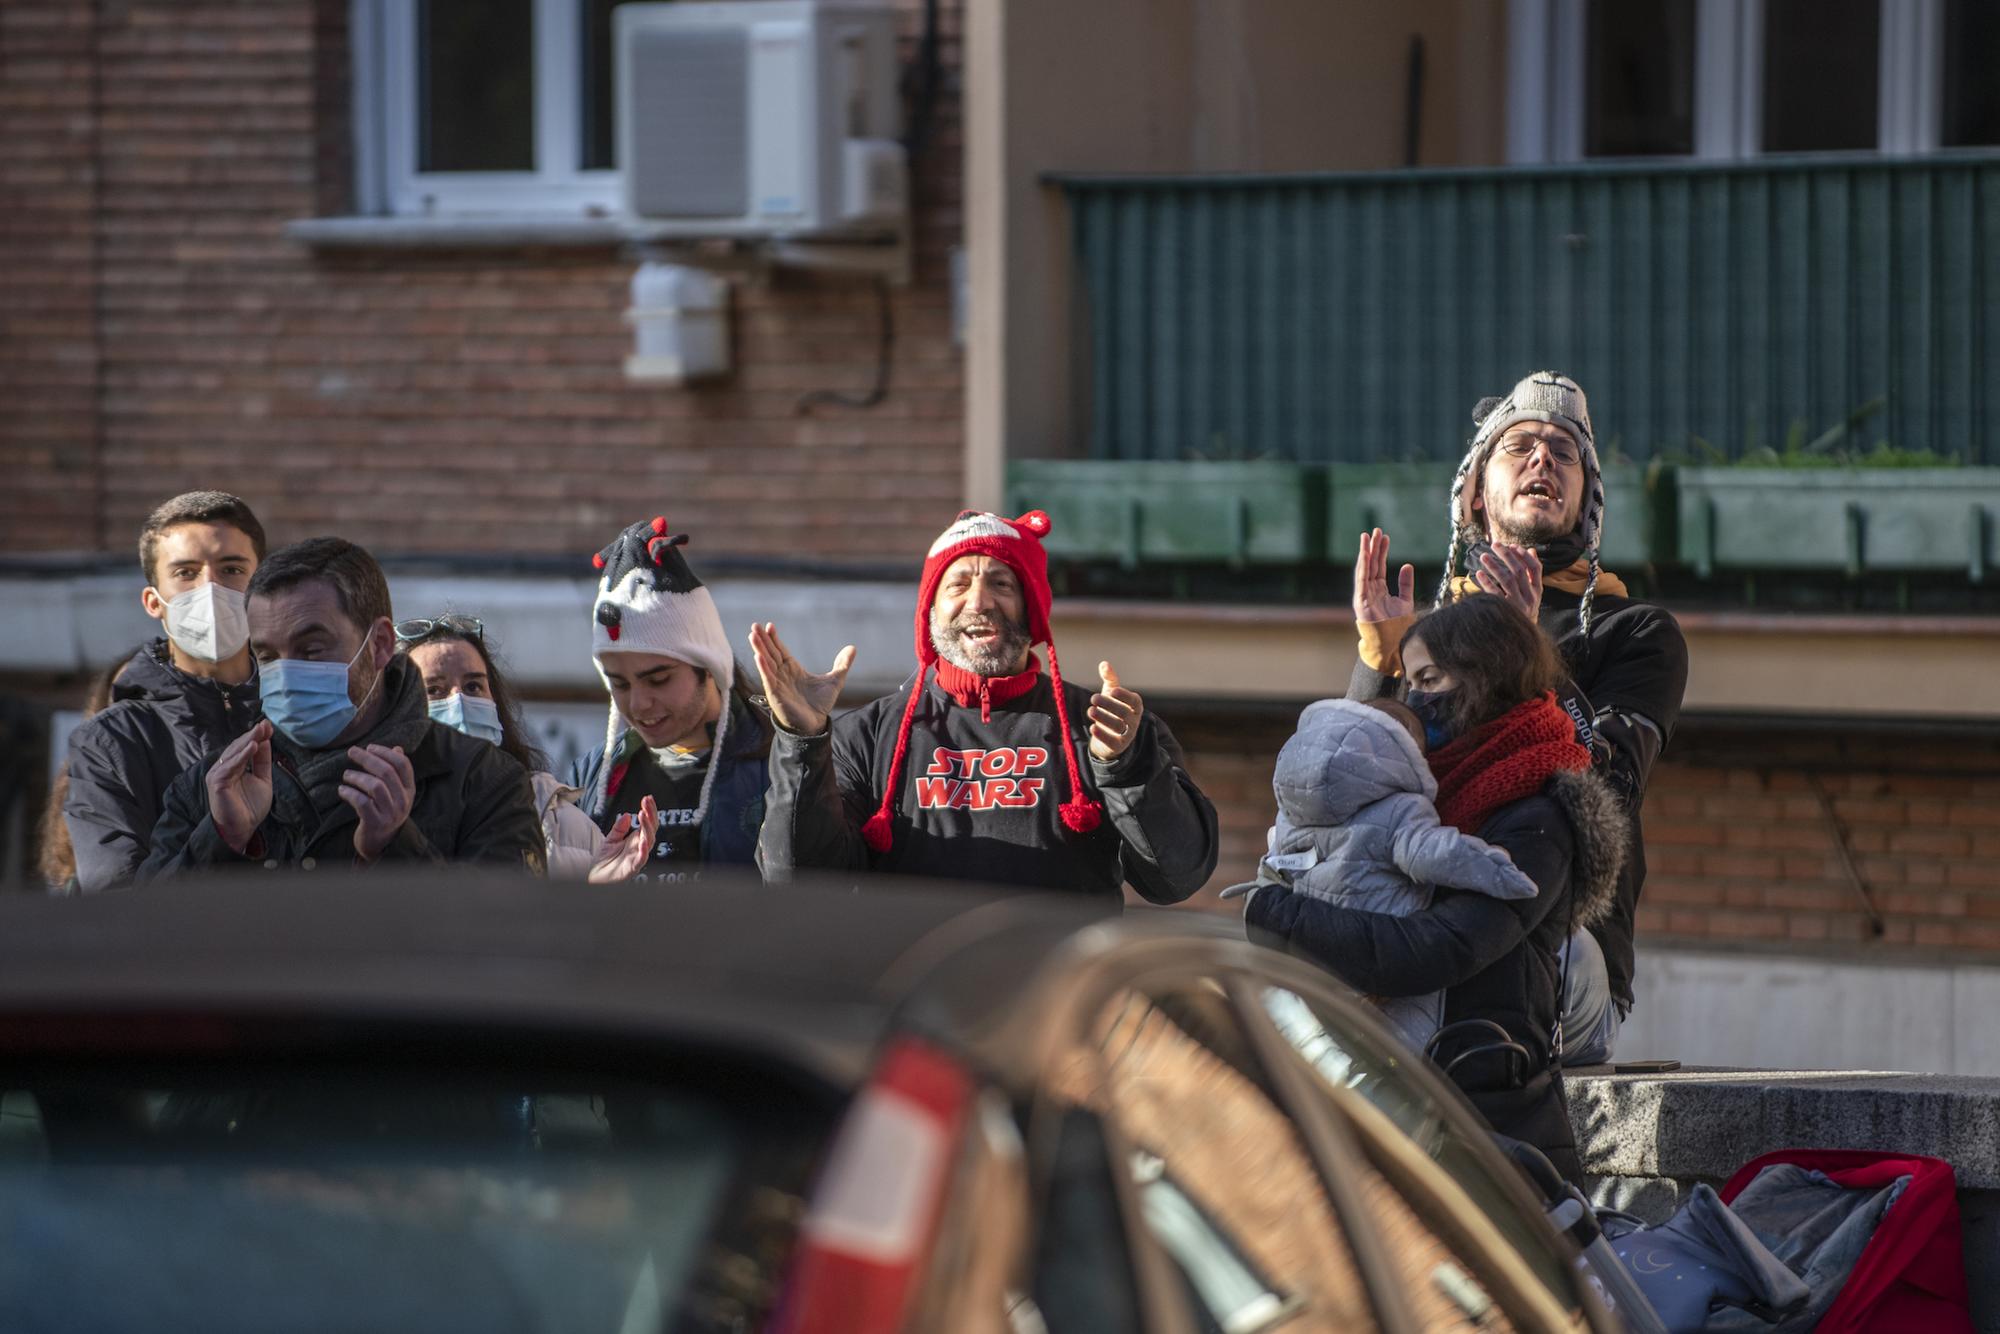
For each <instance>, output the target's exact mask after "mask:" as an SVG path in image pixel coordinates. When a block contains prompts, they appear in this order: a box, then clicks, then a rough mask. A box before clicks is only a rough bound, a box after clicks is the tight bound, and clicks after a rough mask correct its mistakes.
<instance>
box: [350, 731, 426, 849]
mask: <svg viewBox="0 0 2000 1334" xmlns="http://www.w3.org/2000/svg"><path fill="white" fill-rule="evenodd" d="M347 758H348V759H350V760H353V761H354V767H353V768H352V769H349V770H348V771H347V772H346V773H344V774H342V775H341V776H340V799H341V800H342V801H344V802H346V803H347V804H348V805H349V806H352V807H353V808H354V816H355V824H354V855H355V856H356V857H358V858H360V859H361V860H362V861H363V862H372V861H374V860H375V859H376V858H377V857H379V856H381V855H382V850H383V849H384V848H386V847H388V846H389V841H390V840H391V839H393V838H395V837H396V831H397V830H399V829H401V828H402V827H403V822H404V821H406V820H408V819H409V818H410V808H411V807H412V806H414V805H415V804H416V800H417V774H416V770H414V769H412V768H411V767H410V757H409V756H407V755H405V754H403V748H402V747H401V746H349V747H348V748H347Z"/></svg>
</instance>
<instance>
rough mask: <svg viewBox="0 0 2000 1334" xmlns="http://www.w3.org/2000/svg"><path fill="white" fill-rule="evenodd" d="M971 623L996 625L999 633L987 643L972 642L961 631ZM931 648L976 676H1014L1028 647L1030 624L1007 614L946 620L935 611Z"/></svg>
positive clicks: (941, 656)
mask: <svg viewBox="0 0 2000 1334" xmlns="http://www.w3.org/2000/svg"><path fill="white" fill-rule="evenodd" d="M969 625H990V626H996V627H998V629H999V631H1000V633H999V635H998V636H997V637H995V638H994V639H993V640H991V641H990V642H988V643H986V644H982V645H973V644H971V643H968V642H967V641H966V640H965V638H964V637H963V636H962V634H961V633H960V632H961V631H963V630H964V629H965V628H966V627H967V626H969ZM931 647H932V648H934V649H936V650H937V652H938V656H939V657H940V658H943V659H944V660H945V661H946V662H948V663H950V664H951V665H952V666H954V667H956V668H958V669H960V670H961V671H967V672H971V673H972V674H973V675H974V676H1012V675H1013V674H1014V673H1015V672H1016V671H1018V670H1019V669H1020V664H1021V655H1022V654H1023V653H1025V652H1027V649H1028V627H1027V626H1025V625H1023V624H1022V623H1021V622H1019V621H1014V620H1009V619H1008V618H1007V617H1005V616H960V617H959V618H958V619H957V620H955V621H949V622H947V621H941V620H939V619H938V617H937V616H936V615H935V614H933V615H932V617H931Z"/></svg>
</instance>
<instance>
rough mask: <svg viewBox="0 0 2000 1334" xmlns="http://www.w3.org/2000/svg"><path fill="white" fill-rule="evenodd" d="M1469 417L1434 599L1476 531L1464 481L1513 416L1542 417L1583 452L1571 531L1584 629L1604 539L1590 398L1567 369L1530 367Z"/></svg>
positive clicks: (1443, 595) (1446, 589)
mask: <svg viewBox="0 0 2000 1334" xmlns="http://www.w3.org/2000/svg"><path fill="white" fill-rule="evenodd" d="M1472 420H1473V422H1474V425H1475V429H1474V431H1473V436H1472V444H1471V446H1470V447H1469V448H1468V449H1467V450H1466V451H1465V459H1464V461H1463V462H1461V463H1460V464H1459V465H1458V476H1457V477H1455V478H1453V479H1452V483H1451V544H1450V546H1449V547H1447V548H1446V550H1445V557H1444V582H1443V583H1441V584H1440V585H1438V595H1437V596H1438V601H1439V602H1440V603H1443V602H1444V601H1446V600H1447V599H1448V598H1449V597H1450V596H1451V581H1452V578H1453V577H1454V576H1455V575H1457V574H1458V560H1459V554H1460V552H1462V551H1463V550H1465V548H1467V547H1468V546H1470V545H1471V544H1472V543H1474V542H1477V541H1479V540H1480V536H1481V534H1480V531H1479V525H1478V523H1477V522H1476V521H1475V520H1474V518H1473V515H1472V497H1471V495H1470V494H1468V490H1467V483H1468V482H1470V481H1471V480H1472V479H1473V478H1476V477H1479V476H1481V475H1482V474H1483V473H1484V472H1485V469H1486V461H1487V460H1488V459H1489V458H1491V457H1492V455H1493V446H1494V444H1495V443H1496V442H1497V441H1498V440H1499V439H1500V435H1501V433H1502V432H1504V431H1505V430H1506V429H1507V428H1508V427H1510V426H1513V425H1515V424H1516V423H1519V422H1547V423H1549V424H1550V425H1553V426H1560V427H1562V428H1563V429H1564V430H1565V431H1568V432H1569V433H1570V434H1571V435H1572V436H1574V437H1576V443H1577V448H1578V450H1579V451H1580V452H1581V454H1582V456H1583V485H1584V500H1583V514H1582V516H1581V518H1580V519H1579V520H1578V523H1577V531H1578V535H1579V536H1580V537H1581V538H1582V540H1583V556H1584V559H1585V560H1587V561H1589V562H1590V573H1589V576H1588V577H1587V579H1586V580H1585V582H1584V587H1583V607H1582V610H1581V612H1580V613H1579V615H1580V617H1581V619H1582V622H1583V629H1584V632H1585V633H1589V630H1590V615H1591V605H1592V603H1593V602H1594V601H1595V599H1596V597H1597V576H1598V573H1599V572H1600V571H1601V570H1602V569H1603V568H1604V567H1603V564H1602V561H1601V558H1600V555H1599V549H1600V547H1601V545H1602V543H1603V539H1604V473H1603V470H1602V469H1600V468H1599V467H1598V463H1597V437H1596V436H1595V435H1594V434H1592V432H1591V429H1590V404H1589V403H1588V402H1586V401H1585V399H1584V396H1583V387H1582V386H1581V385H1579V384H1577V382H1576V381H1574V380H1572V379H1570V378H1569V377H1568V376H1567V375H1558V374H1556V373H1555V372H1554V371H1536V372H1535V373H1534V374H1533V375H1528V376H1524V377H1523V378H1522V379H1521V381H1520V383H1518V384H1516V385H1515V386H1514V387H1513V388H1512V389H1511V390H1509V391H1508V392H1507V394H1506V396H1505V397H1502V398H1483V399H1481V400H1480V401H1479V405H1478V406H1477V407H1475V408H1473V410H1472Z"/></svg>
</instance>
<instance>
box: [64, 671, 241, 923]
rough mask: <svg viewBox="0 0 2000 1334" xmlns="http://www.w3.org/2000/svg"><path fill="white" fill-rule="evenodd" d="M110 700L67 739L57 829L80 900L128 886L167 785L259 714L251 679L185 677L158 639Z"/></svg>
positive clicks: (150, 837) (121, 680) (143, 854)
mask: <svg viewBox="0 0 2000 1334" xmlns="http://www.w3.org/2000/svg"><path fill="white" fill-rule="evenodd" d="M111 699H112V703H111V705H110V707H108V708H106V709H105V710H104V711H103V712H102V713H99V714H98V715H96V716H95V717H93V718H86V719H85V720H84V721H83V723H82V724H81V725H79V726H78V727H77V729H76V731H75V732H73V733H71V734H70V742H69V797H68V799H67V800H65V801H64V802H63V823H64V824H65V825H66V826H67V827H68V829H69V841H70V845H71V847H72V848H73V849H74V850H75V853H76V879H77V885H78V887H79V888H81V889H82V890H83V891H84V892H86V893H90V892H94V891H96V890H100V889H111V888H114V887H116V886H118V885H122V884H124V883H126V882H127V881H129V880H130V879H131V878H132V877H133V875H134V874H135V873H136V872H137V871H138V869H139V864H140V863H141V862H143V861H145V860H146V851H147V849H148V848H149V847H150V846H151V844H152V840H153V826H154V824H155V823H157V822H158V820H159V818H160V810H161V807H162V805H163V804H164V803H165V801H166V797H167V788H168V786H169V785H170V784H171V783H172V782H173V781H174V779H175V778H177V777H179V776H180V773H181V771H182V770H184V769H188V768H191V767H192V766H194V765H196V764H199V763H200V762H201V761H203V760H205V759H207V758H208V757H209V756H211V755H214V754H217V753H218V752H220V751H221V750H222V748H223V747H225V746H227V745H228V744H229V743H230V742H232V741H234V740H235V739H236V738H237V737H239V736H242V735H243V734H244V733H245V732H247V731H249V730H250V727H251V725H252V724H254V723H255V722H256V721H257V720H258V719H259V718H261V717H262V716H263V703H262V700H261V699H260V697H259V694H258V685H257V677H256V675H255V674H254V672H253V674H252V675H251V677H250V679H249V680H248V681H245V682H244V683H243V684H242V685H236V686H230V685H223V684H222V683H221V682H219V681H211V680H207V679H205V678H202V677H199V676H189V675H188V674H187V673H185V672H183V671H181V670H180V669H178V668H177V667H175V666H174V665H173V659H172V656H171V655H170V654H169V652H168V650H167V641H166V640H164V639H156V640H154V641H153V642H152V643H150V644H148V645H146V646H145V647H144V648H142V649H140V650H139V651H138V652H137V653H135V654H133V655H132V661H131V662H130V663H128V664H127V665H126V667H125V669H124V671H123V673H122V674H121V675H120V677H119V680H118V684H117V685H116V686H114V687H113V688H112V692H111Z"/></svg>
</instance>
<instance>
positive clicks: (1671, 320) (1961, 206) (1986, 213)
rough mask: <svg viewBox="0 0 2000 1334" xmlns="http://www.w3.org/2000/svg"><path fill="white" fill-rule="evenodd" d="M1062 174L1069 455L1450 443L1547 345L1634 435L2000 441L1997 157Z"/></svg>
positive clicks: (1673, 444)
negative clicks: (1080, 360)
mask: <svg viewBox="0 0 2000 1334" xmlns="http://www.w3.org/2000/svg"><path fill="white" fill-rule="evenodd" d="M1064 186H1065V189H1066V190H1067V192H1068V195H1069V198H1070V201H1071V204H1072V207H1073V213H1074V218H1075V229H1076V230H1075V235H1076V250H1077V256H1078V263H1079V269H1078V282H1077V284H1076V290H1077V292H1078V300H1079V303H1080V305H1081V307H1082V310H1081V316H1082V322H1083V327H1084V328H1085V329H1086V330H1087V335H1086V337H1085V338H1084V340H1083V342H1082V343H1081V344H1080V346H1082V347H1085V348H1087V349H1088V356H1089V358H1090V365H1089V367H1088V371H1087V385H1086V386H1085V388H1084V390H1083V391H1082V392H1080V393H1079V395H1078V403H1079V405H1081V407H1082V409H1083V411H1084V412H1085V414H1086V415H1085V416H1084V418H1083V422H1084V423H1085V425H1086V426H1087V430H1088V435H1089V441H1090V453H1091V455H1092V457H1096V458H1107V459H1110V458H1154V459H1183V460H1185V459H1191V458H1198V457H1209V458H1224V459H1259V458H1265V459H1294V460H1300V461H1308V462H1319V461H1356V462H1358V461H1383V462H1393V461H1398V460H1407V459H1422V458H1431V459H1446V458H1451V457H1454V456H1455V455H1456V454H1457V453H1458V451H1459V450H1460V449H1461V448H1462V447H1463V443H1464V440H1465V437H1466V433H1467V419H1468V414H1469V410H1470V408H1471V405H1472V404H1473V402H1474V401H1476V400H1477V399H1478V398H1480V397H1481V396H1483V395H1485V394H1490V393H1496V392H1499V391H1502V390H1504V389H1505V388H1506V387H1507V386H1508V385H1509V384H1511V383H1512V382H1513V380H1514V379H1516V378H1517V377H1518V376H1520V375H1521V374H1523V373H1525V372H1527V371H1530V370H1534V369H1538V368H1541V367H1544V366H1553V367H1556V368H1558V369H1566V370H1568V371H1570V372H1571V373H1572V374H1574V375H1576V376H1577V378H1578V379H1579V380H1581V381H1582V383H1583V384H1584V386H1585V388H1586V389H1588V390H1589V391H1590V393H1591V400H1592V407H1593V409H1594V410H1595V413H1596V416H1597V425H1598V430H1599V436H1600V439H1601V440H1602V441H1603V442H1605V443H1606V444H1607V445H1609V444H1610V443H1612V442H1614V441H1615V442H1616V444H1617V446H1618V449H1619V451H1620V452H1622V453H1623V454H1625V455H1627V456H1630V457H1632V458H1637V459H1643V458H1647V457H1649V456H1651V455H1654V454H1656V453H1658V452H1660V451H1662V450H1665V451H1671V452H1674V453H1677V454H1678V453H1689V452H1696V451H1692V440H1693V438H1694V437H1700V438H1701V439H1702V440H1704V441H1707V442H1708V443H1710V444H1712V445H1713V446H1714V447H1715V448H1717V449H1719V450H1721V451H1722V452H1723V453H1724V454H1728V455H1734V454H1740V453H1742V452H1744V451H1745V450H1746V449H1748V448H1749V447H1750V446H1751V445H1753V444H1755V445H1767V446H1776V445H1782V444H1783V443H1784V441H1785V439H1786V437H1787V435H1788V434H1792V433H1797V434H1800V435H1802V436H1804V437H1805V438H1808V439H1810V438H1812V437H1815V436H1818V435H1820V434H1821V433H1823V432H1825V431H1826V430H1828V429H1829V428H1831V427H1833V426H1836V425H1838V424H1839V423H1840V422H1842V421H1844V420H1845V419H1846V418H1847V417H1848V416H1849V415H1850V414H1852V413H1854V412H1855V411H1856V410H1857V409H1859V408H1861V407H1863V406H1864V405H1865V404H1867V403H1869V402H1870V401H1871V400H1873V399H1876V398H1881V399H1883V400H1884V406H1883V408H1882V410H1881V411H1879V412H1878V413H1876V414H1875V415H1874V416H1873V417H1871V418H1870V419H1869V420H1868V422H1867V423H1866V424H1865V426H1864V427H1863V428H1862V430H1861V432H1860V434H1861V438H1862V441H1863V442H1865V443H1871V444H1872V443H1873V442H1874V441H1876V440H1881V439H1887V440H1890V441H1892V442H1893V443H1894V444H1896V445H1897V446H1899V447H1903V448H1908V449H1919V448H1932V449H1936V450H1939V451H1940V452H1943V453H1956V454H1958V455H1959V456H1960V457H1962V458H1964V459H1965V460H1967V461H1968V462H1983V461H2000V460H1996V459H1994V456H1993V448H1992V447H1989V443H1988V442H1989V441H1991V440H1993V439H1994V437H1995V434H1996V431H1995V414H1996V413H2000V308H1996V307H2000V300H1996V301H1989V300H1988V299H1987V298H1988V296H1989V294H1990V295H1992V296H1994V297H1995V298H1996V299H2000V235H1996V226H2000V154H1975V155H1959V154H1953V155H1951V156H1950V157H1948V158H1938V159H1934V160H1923V159H1913V160H1890V159H1883V158H1877V157H1844V158H1823V159H1818V160H1815V161H1802V160H1795V159H1794V160H1786V159H1774V160H1770V161H1767V162H1750V163H1733V164H1722V165H1711V164H1685V163H1683V164H1671V165H1661V166H1653V165H1643V166H1633V165H1618V166H1604V165H1592V166H1588V167H1581V168H1565V169H1550V170H1536V171H1454V172H1407V173H1377V174H1361V175H1343V176H1296V177H1293V176H1273V177H1244V178H1187V179H1182V180H1175V179H1171V178H1140V179H1133V180H1118V179H1110V178H1107V179H1077V180H1070V181H1066V182H1064Z"/></svg>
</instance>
